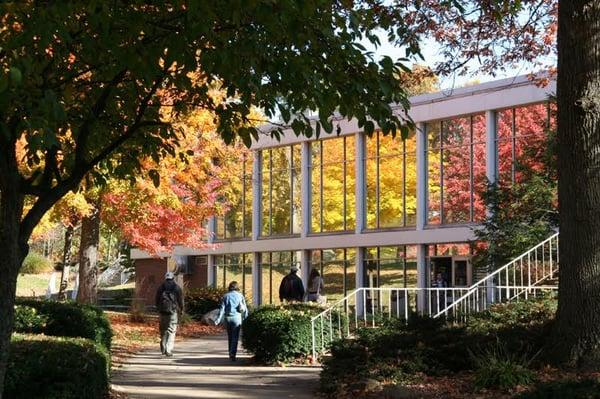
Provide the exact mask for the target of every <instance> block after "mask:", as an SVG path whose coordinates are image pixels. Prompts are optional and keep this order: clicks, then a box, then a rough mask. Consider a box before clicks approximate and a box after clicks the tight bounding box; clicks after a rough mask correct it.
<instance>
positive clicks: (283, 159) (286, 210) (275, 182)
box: [261, 145, 301, 236]
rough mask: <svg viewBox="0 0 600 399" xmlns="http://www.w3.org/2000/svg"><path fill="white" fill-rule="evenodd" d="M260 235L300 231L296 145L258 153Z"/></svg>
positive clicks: (298, 164)
mask: <svg viewBox="0 0 600 399" xmlns="http://www.w3.org/2000/svg"><path fill="white" fill-rule="evenodd" d="M261 177H262V207H261V208H262V210H261V220H262V232H261V235H262V236H275V235H286V234H297V233H299V232H300V227H301V217H300V202H301V196H300V146H298V145H295V146H287V147H278V148H270V149H267V150H263V151H262V176H261Z"/></svg>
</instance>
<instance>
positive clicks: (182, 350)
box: [112, 335, 320, 399]
mask: <svg viewBox="0 0 600 399" xmlns="http://www.w3.org/2000/svg"><path fill="white" fill-rule="evenodd" d="M240 346H241V345H240ZM173 352H174V356H173V357H171V358H166V357H163V356H161V355H160V353H159V350H158V348H156V349H155V350H149V351H144V352H141V353H140V354H138V355H136V356H133V357H132V358H130V359H129V360H128V361H127V362H126V364H125V365H124V366H123V367H122V368H121V369H119V370H117V371H116V372H115V375H113V380H112V382H113V389H114V390H115V391H117V392H124V393H126V394H127V395H128V396H129V397H130V398H134V399H137V398H149V399H154V398H302V399H304V398H314V397H315V394H314V392H315V391H316V390H317V387H318V380H319V372H320V368H318V367H309V366H306V367H304V366H302V367H261V366H253V365H251V364H250V358H249V356H248V355H247V354H245V353H244V352H243V351H242V352H241V353H240V352H238V361H237V362H235V363H233V362H230V361H229V358H228V357H227V341H226V338H225V336H224V335H218V336H208V337H206V338H201V339H193V340H188V341H182V342H177V343H176V345H175V350H174V351H173Z"/></svg>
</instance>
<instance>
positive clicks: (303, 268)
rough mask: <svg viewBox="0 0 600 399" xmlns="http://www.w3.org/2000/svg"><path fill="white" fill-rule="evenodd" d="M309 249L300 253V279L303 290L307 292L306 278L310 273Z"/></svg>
mask: <svg viewBox="0 0 600 399" xmlns="http://www.w3.org/2000/svg"><path fill="white" fill-rule="evenodd" d="M310 252H311V251H310V249H305V250H302V251H300V277H301V278H302V283H303V284H304V290H305V291H307V292H308V277H309V273H310Z"/></svg>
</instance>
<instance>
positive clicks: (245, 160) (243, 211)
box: [215, 153, 252, 240]
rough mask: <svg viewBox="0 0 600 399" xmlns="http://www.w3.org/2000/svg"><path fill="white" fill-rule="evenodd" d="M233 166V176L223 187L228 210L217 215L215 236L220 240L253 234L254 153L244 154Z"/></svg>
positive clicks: (246, 236) (222, 190)
mask: <svg viewBox="0 0 600 399" xmlns="http://www.w3.org/2000/svg"><path fill="white" fill-rule="evenodd" d="M232 167H233V168H234V171H233V173H232V176H231V177H230V179H229V181H228V182H227V184H225V185H223V187H222V188H221V192H222V193H223V202H224V205H225V208H226V209H227V211H226V212H225V215H224V216H221V217H217V226H216V232H215V236H216V238H217V239H220V240H228V239H238V238H248V237H250V236H251V235H252V154H251V153H246V154H244V155H243V157H242V160H241V162H240V163H239V164H238V165H236V166H232Z"/></svg>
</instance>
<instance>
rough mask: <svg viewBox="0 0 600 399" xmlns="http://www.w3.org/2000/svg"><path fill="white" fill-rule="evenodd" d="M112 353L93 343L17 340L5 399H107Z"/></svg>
mask: <svg viewBox="0 0 600 399" xmlns="http://www.w3.org/2000/svg"><path fill="white" fill-rule="evenodd" d="M109 363H110V362H109V354H108V350H107V349H106V348H105V347H104V346H102V345H98V344H96V343H94V342H93V341H91V340H87V339H82V338H58V337H46V336H43V335H38V336H21V335H16V336H14V337H13V339H12V342H11V346H10V355H9V358H8V368H7V372H6V380H5V384H4V397H5V398H29V399H36V398H44V399H71V398H73V399H75V398H88V399H100V398H105V397H106V395H107V393H108V387H109Z"/></svg>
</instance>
